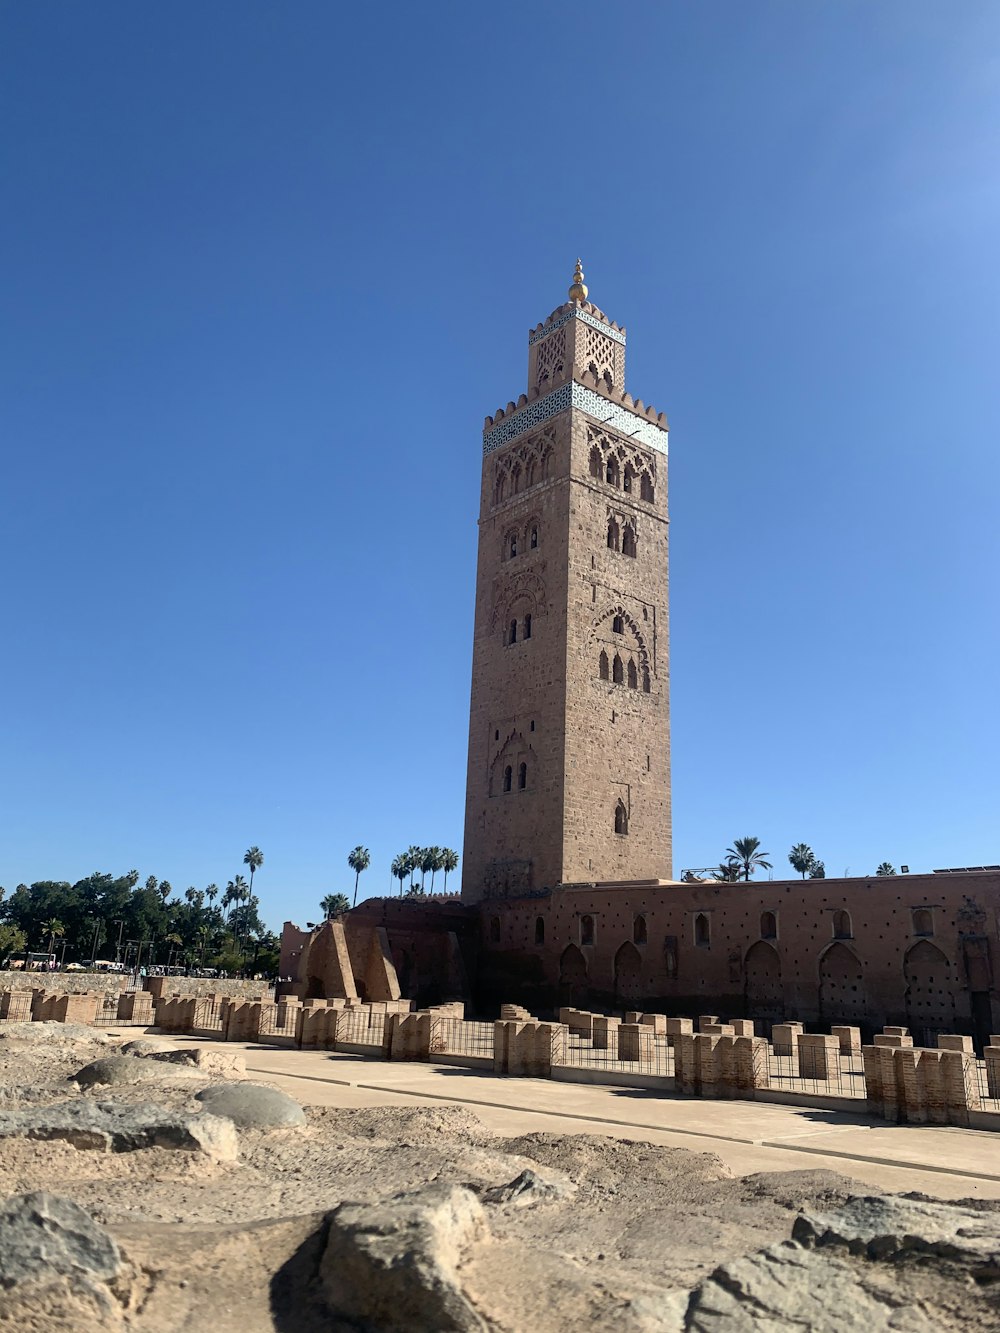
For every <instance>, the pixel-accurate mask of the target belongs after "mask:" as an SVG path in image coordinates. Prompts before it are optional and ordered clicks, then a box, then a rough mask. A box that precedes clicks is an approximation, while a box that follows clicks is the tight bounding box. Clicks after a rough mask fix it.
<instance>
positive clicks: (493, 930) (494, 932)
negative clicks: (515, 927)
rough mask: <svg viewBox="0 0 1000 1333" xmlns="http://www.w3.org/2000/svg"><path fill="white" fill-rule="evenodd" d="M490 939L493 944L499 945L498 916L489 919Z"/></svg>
mask: <svg viewBox="0 0 1000 1333" xmlns="http://www.w3.org/2000/svg"><path fill="white" fill-rule="evenodd" d="M490 939H491V940H492V942H493V943H494V944H499V943H500V918H499V917H498V916H491V917H490Z"/></svg>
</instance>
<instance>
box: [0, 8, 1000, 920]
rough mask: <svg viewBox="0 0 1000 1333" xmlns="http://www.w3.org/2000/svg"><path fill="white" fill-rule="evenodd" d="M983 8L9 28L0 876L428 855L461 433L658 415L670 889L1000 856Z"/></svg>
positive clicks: (453, 736)
mask: <svg viewBox="0 0 1000 1333" xmlns="http://www.w3.org/2000/svg"><path fill="white" fill-rule="evenodd" d="M998 150H1000V7H998V6H997V4H996V3H995V2H994V0H964V2H963V3H962V4H960V5H959V4H952V3H947V2H946V0H938V2H937V3H925V2H924V0H880V3H878V4H875V5H873V4H871V3H870V0H860V2H859V3H847V2H846V0H845V2H844V3H834V2H833V0H825V2H822V3H813V4H802V3H800V0H787V2H785V3H778V2H776V0H775V2H771V3H768V2H767V0H757V2H756V3H754V4H746V3H744V0H715V2H714V3H696V2H695V0H685V2H684V3H655V4H653V3H648V4H640V3H633V4H627V5H611V6H609V5H608V4H606V3H605V4H601V5H597V4H594V3H590V0H574V3H572V4H569V3H552V2H550V0H546V2H545V3H538V0H533V2H530V3H526V2H524V0H514V2H513V3H512V2H511V0H508V2H507V3H506V4H503V5H489V6H488V5H485V4H461V3H458V2H457V0H453V2H449V3H441V2H437V3H431V4H425V5H412V4H402V3H396V4H385V3H372V4H367V5H346V4H331V3H328V2H327V0H322V2H321V3H309V2H307V0H296V3H295V4H281V3H277V0H271V3H266V4H265V3H257V2H256V0H231V2H228V3H222V2H219V0H216V2H209V3H205V4H199V5H170V4H160V5H152V4H135V3H132V2H131V0H130V2H129V3H105V2H101V3H93V4H80V3H79V0H71V2H69V3H36V4H30V3H22V4H14V3H7V4H6V5H3V6H2V7H0V152H2V157H0V180H2V182H3V185H2V190H3V197H4V205H3V207H2V209H0V267H2V298H0V299H2V302H3V311H4V313H3V317H2V328H0V431H2V441H0V503H2V524H0V542H2V555H3V570H4V574H5V578H4V580H3V588H4V627H5V634H4V644H3V651H2V655H0V685H2V700H3V706H2V710H0V754H2V764H0V883H3V884H4V885H5V886H6V887H7V889H8V891H9V890H11V889H12V888H13V887H14V885H15V884H17V883H18V882H19V881H22V880H23V881H31V880H33V879H42V878H66V879H76V878H79V877H81V876H83V875H85V874H88V873H89V872H91V871H92V870H95V869H101V870H110V871H113V872H115V873H123V872H124V871H126V870H128V869H131V868H133V867H134V868H136V869H138V870H139V871H140V873H141V874H142V876H143V877H145V876H146V875H148V874H156V875H158V876H159V877H161V878H164V877H165V878H168V879H170V881H171V882H172V883H173V885H174V886H175V887H176V888H178V889H183V888H185V887H187V886H188V885H189V884H195V885H198V886H199V887H204V885H205V884H206V883H208V882H209V881H216V882H219V883H222V884H225V882H226V880H227V879H229V878H231V877H232V875H233V874H235V873H236V872H237V871H238V870H240V869H241V864H240V863H241V858H242V854H243V851H244V849H245V848H246V847H247V846H249V845H250V844H251V843H256V844H258V845H259V846H260V847H261V849H262V850H263V852H264V855H265V864H264V867H263V869H262V870H261V871H260V872H259V874H258V876H257V881H256V886H258V887H259V889H260V892H261V895H262V899H263V914H264V916H265V918H266V919H267V920H268V921H269V923H270V924H272V925H277V924H279V923H280V922H281V920H282V919H284V918H285V917H292V918H294V919H297V920H299V921H300V922H302V921H304V920H305V919H306V918H310V919H315V916H316V914H317V912H318V910H319V909H318V906H317V904H318V900H319V898H320V897H321V896H322V895H323V894H325V893H327V892H330V891H331V890H332V891H339V890H342V889H347V890H349V889H350V888H352V887H353V876H352V874H351V872H350V871H349V870H348V868H347V865H346V857H347V854H348V852H349V850H350V849H351V847H353V846H354V845H355V844H357V843H363V844H365V845H366V846H367V847H369V848H370V849H371V853H372V866H371V869H370V870H369V871H368V872H367V873H366V874H365V875H364V876H363V878H362V881H361V883H362V894H364V892H365V891H366V890H367V891H368V892H369V893H373V892H376V891H378V892H381V891H384V890H387V889H388V887H389V862H390V861H391V859H392V857H393V855H394V854H395V853H396V852H398V851H400V850H402V849H405V848H406V846H408V845H409V844H410V843H421V844H427V843H437V844H441V845H445V846H451V847H454V848H455V849H456V850H458V851H461V847H462V822H463V802H464V788H465V758H466V739H467V710H468V694H469V681H470V664H471V637H472V616H473V588H474V574H475V552H476V518H477V504H478V484H479V483H478V478H479V470H480V465H481V441H480V431H481V427H482V421H483V417H484V415H485V414H486V413H487V412H490V413H492V412H494V411H495V410H496V408H497V406H498V405H500V404H503V403H506V402H507V400H508V399H510V398H516V397H517V396H518V394H519V393H520V392H522V391H523V390H524V389H525V388H526V387H527V385H526V373H527V372H526V365H527V349H526V334H527V330H528V327H529V326H530V325H533V324H535V323H536V322H537V321H538V320H540V319H544V317H545V316H546V315H547V314H548V313H549V312H550V311H551V310H552V309H553V308H554V307H555V306H556V305H558V304H559V303H560V302H561V301H562V300H563V299H565V290H566V286H567V283H568V281H569V279H570V275H571V270H572V263H573V260H574V259H575V258H576V256H577V254H580V255H582V257H583V260H584V267H585V269H586V273H587V281H588V283H589V285H590V289H591V296H592V299H593V300H594V301H595V302H596V303H597V304H598V305H599V306H601V308H602V309H604V310H605V311H606V312H607V313H608V314H609V316H611V317H612V318H614V319H617V320H618V321H619V322H620V323H624V324H626V325H627V326H628V331H629V388H630V389H631V391H632V392H633V393H634V394H635V395H636V396H637V397H640V396H641V397H642V398H643V399H644V400H645V401H647V402H652V403H653V404H654V405H655V406H656V407H657V409H660V410H664V411H666V412H667V414H668V416H669V418H670V423H671V461H670V470H671V477H670V486H671V514H672V528H671V542H672V568H671V583H672V588H671V591H672V608H671V628H672V640H673V642H672V692H673V735H674V766H673V775H674V826H675V848H676V859H675V869H676V870H677V871H680V870H681V869H682V868H684V867H686V866H701V865H708V864H710V863H713V862H717V861H718V859H719V858H720V856H721V855H722V853H723V851H724V849H725V847H726V846H727V845H728V844H729V843H730V842H731V841H732V839H733V838H734V837H738V836H741V835H743V834H747V833H754V834H757V835H759V836H760V837H761V839H762V841H763V845H764V847H765V848H766V849H768V850H770V851H771V852H772V853H774V856H773V858H772V859H773V860H775V862H776V870H779V871H780V873H782V874H784V873H786V872H789V867H788V865H787V862H786V860H785V857H786V853H787V850H788V848H789V846H790V845H791V844H792V843H793V842H797V841H799V840H804V841H807V842H809V843H810V844H811V845H812V846H813V848H814V849H815V850H816V852H817V854H818V855H820V856H821V857H823V858H824V860H825V861H826V864H827V868H828V872H829V873H836V874H842V873H843V872H844V871H845V869H848V868H849V870H850V872H851V873H852V874H865V873H870V872H871V871H873V870H874V868H875V866H876V865H877V864H878V862H879V861H881V860H882V859H883V858H888V859H889V860H891V861H894V862H895V863H897V864H899V863H900V862H906V863H908V864H909V865H910V867H911V869H913V870H918V869H920V870H926V869H932V868H934V867H938V866H952V865H966V864H979V863H982V862H1000V837H998V818H997V816H998V802H997V796H998V767H1000V746H998V741H1000V734H998V733H1000V727H998V718H997V674H998V672H997V666H998V659H1000V616H998V605H997V601H998V598H997V588H998V583H997V570H998V555H1000V550H998V548H1000V524H998V512H997V508H998V507H997V496H998V489H1000V462H998V448H1000V430H998V427H1000V403H998V382H1000V375H998V367H1000V345H998V344H1000V338H998V311H1000V273H998V264H997V255H998V246H997V238H998V234H1000V170H998V165H1000V152H998Z"/></svg>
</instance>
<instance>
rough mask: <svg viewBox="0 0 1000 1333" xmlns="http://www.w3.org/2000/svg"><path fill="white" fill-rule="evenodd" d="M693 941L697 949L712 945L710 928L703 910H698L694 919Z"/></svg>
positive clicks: (708, 947)
mask: <svg viewBox="0 0 1000 1333" xmlns="http://www.w3.org/2000/svg"><path fill="white" fill-rule="evenodd" d="M694 942H695V944H696V945H697V946H698V948H699V949H710V948H711V947H712V929H711V926H710V925H709V920H708V917H707V916H706V915H705V913H704V912H699V913H698V915H697V916H696V917H695V919H694Z"/></svg>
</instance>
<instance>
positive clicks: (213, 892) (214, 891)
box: [205, 884, 219, 907]
mask: <svg viewBox="0 0 1000 1333" xmlns="http://www.w3.org/2000/svg"><path fill="white" fill-rule="evenodd" d="M218 896H219V886H218V884H209V886H208V888H207V889H206V890H205V897H206V898H207V899H208V902H209V906H211V907H214V906H215V900H216V898H218Z"/></svg>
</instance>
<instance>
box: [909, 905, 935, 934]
mask: <svg viewBox="0 0 1000 1333" xmlns="http://www.w3.org/2000/svg"><path fill="white" fill-rule="evenodd" d="M913 933H914V935H933V934H934V914H933V912H931V910H930V908H928V907H918V908H917V910H916V911H915V912H914V913H913Z"/></svg>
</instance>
